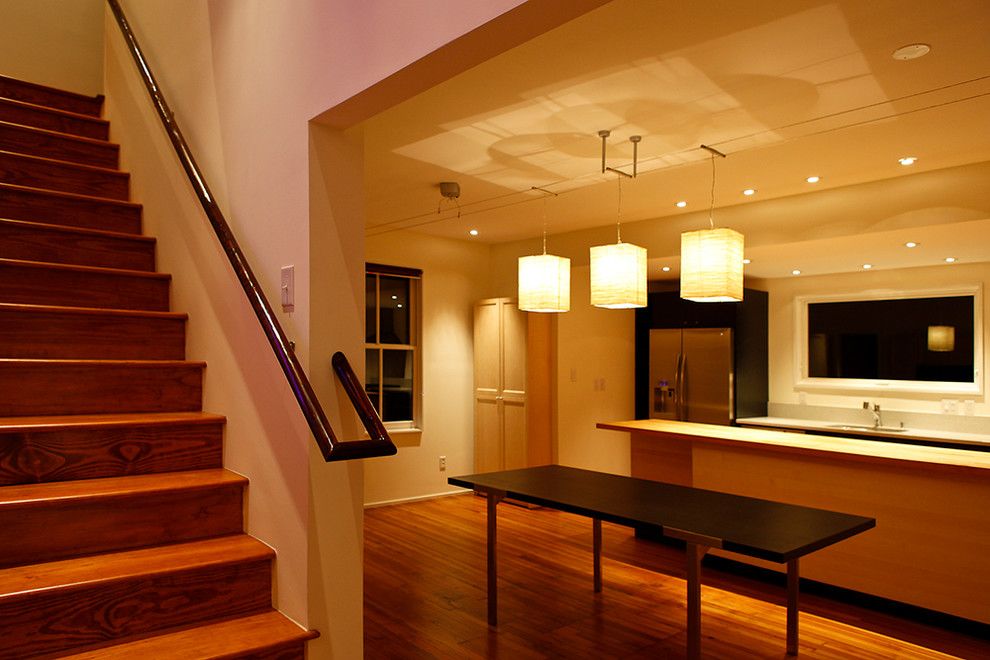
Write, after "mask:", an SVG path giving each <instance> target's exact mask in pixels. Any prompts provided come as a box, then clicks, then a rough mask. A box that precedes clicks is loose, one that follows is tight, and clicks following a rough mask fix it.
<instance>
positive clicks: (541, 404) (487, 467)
mask: <svg viewBox="0 0 990 660" xmlns="http://www.w3.org/2000/svg"><path fill="white" fill-rule="evenodd" d="M534 317H535V318H534ZM550 328H551V319H550V318H549V317H548V316H547V315H545V314H530V313H527V312H522V311H520V310H519V308H518V306H517V305H516V301H515V299H512V298H490V299H486V300H482V301H480V302H478V303H477V304H476V305H475V309H474V384H475V387H474V438H475V446H474V451H475V470H476V471H477V472H491V471H494V470H511V469H514V468H522V467H528V466H532V465H544V464H547V463H550V462H551V459H552V456H551V441H550V436H551V410H550V387H549V382H550V358H551V354H550V345H549V339H550Z"/></svg>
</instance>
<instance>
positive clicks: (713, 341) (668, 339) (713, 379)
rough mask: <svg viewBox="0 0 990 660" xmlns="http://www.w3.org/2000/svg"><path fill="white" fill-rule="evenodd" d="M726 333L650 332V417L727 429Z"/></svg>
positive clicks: (729, 360)
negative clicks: (718, 426)
mask: <svg viewBox="0 0 990 660" xmlns="http://www.w3.org/2000/svg"><path fill="white" fill-rule="evenodd" d="M732 356H733V344H732V330H731V329H730V328H690V329H672V330H650V393H651V396H650V417H652V418H655V419H675V420H681V421H685V422H701V423H704V424H731V423H732V421H733V415H734V410H735V406H734V405H733V400H732V399H733V385H734V383H733V381H734V378H735V376H734V370H733V357H732Z"/></svg>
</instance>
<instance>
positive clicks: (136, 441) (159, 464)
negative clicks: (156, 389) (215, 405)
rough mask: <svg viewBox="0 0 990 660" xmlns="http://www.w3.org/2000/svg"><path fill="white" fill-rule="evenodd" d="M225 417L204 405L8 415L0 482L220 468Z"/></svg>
mask: <svg viewBox="0 0 990 660" xmlns="http://www.w3.org/2000/svg"><path fill="white" fill-rule="evenodd" d="M225 422H226V418H225V417H223V416H222V415H214V414H211V413H204V412H180V413H174V412H168V413H124V414H116V415H57V416H36V417H0V486H10V485H14V484H26V483H39V482H52V481H67V480H72V479H95V478H99V477H121V476H126V475H136V474H158V473H161V472H175V471H181V470H203V469H209V468H218V467H220V466H221V465H222V464H223V427H224V423H225Z"/></svg>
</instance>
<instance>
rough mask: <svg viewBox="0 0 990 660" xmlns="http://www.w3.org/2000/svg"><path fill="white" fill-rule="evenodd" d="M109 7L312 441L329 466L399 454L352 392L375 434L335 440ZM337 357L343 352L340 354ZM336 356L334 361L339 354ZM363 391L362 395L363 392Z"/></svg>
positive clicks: (139, 56)
mask: <svg viewBox="0 0 990 660" xmlns="http://www.w3.org/2000/svg"><path fill="white" fill-rule="evenodd" d="M107 4H109V6H110V10H111V11H112V12H113V15H114V17H115V18H116V19H117V25H119V26H120V31H121V33H122V34H123V36H124V41H126V42H127V47H128V49H129V50H130V51H131V56H132V57H133V58H134V62H135V63H136V64H137V67H138V70H139V72H140V74H141V78H142V79H143V81H144V86H145V87H146V88H147V89H148V94H149V95H150V96H151V102H152V103H153V104H154V106H155V109H156V110H157V111H158V117H159V118H160V119H161V121H162V125H163V126H164V127H165V132H166V133H167V134H168V137H169V140H171V142H172V146H173V147H174V148H175V154H176V156H178V158H179V162H180V163H182V168H183V169H184V170H185V171H186V176H187V177H188V178H189V183H190V184H192V187H193V190H194V191H195V192H196V196H197V197H199V202H200V204H202V206H203V211H204V212H205V213H206V217H207V218H208V219H209V220H210V224H211V225H212V226H213V231H214V232H215V233H216V235H217V240H219V241H220V245H221V247H223V251H224V252H225V253H226V254H227V259H228V260H230V265H231V267H232V268H233V269H234V273H235V274H236V275H237V279H238V280H240V282H241V287H242V288H243V289H244V293H245V295H246V296H247V297H248V301H249V302H250V303H251V307H253V308H254V313H255V315H256V316H257V317H258V322H259V323H260V324H261V329H262V330H263V331H264V333H265V336H266V337H268V343H269V344H271V346H272V351H273V352H274V353H275V358H276V359H277V360H278V363H279V365H280V366H281V367H282V371H283V372H284V373H285V378H286V380H287V381H288V383H289V387H291V388H292V393H293V394H294V395H295V397H296V401H298V402H299V408H300V409H301V410H302V413H303V416H304V417H305V418H306V422H307V423H308V424H309V428H310V430H311V431H312V432H313V437H314V438H316V444H317V445H319V447H320V452H321V453H322V454H323V458H324V460H326V461H328V462H329V461H341V460H350V459H354V458H368V457H372V456H386V455H391V454H394V453H396V448H395V445H394V444H393V443H392V440H391V439H390V438H389V436H388V432H387V431H385V427H384V426H382V423H381V419H379V418H378V414H377V413H374V408H373V407H371V411H372V412H373V413H374V418H373V419H370V420H369V419H368V418H367V415H368V410H367V409H366V408H364V407H363V406H362V405H360V404H359V403H357V402H356V401H355V397H354V395H352V394H351V392H350V391H349V390H348V396H349V397H350V399H351V401H352V403H353V404H354V406H355V409H356V410H357V412H358V415H360V416H361V420H362V422H364V425H365V428H367V429H368V431H369V433H371V437H372V439H371V440H355V441H351V442H341V441H339V440H337V437H336V436H335V435H334V433H333V429H332V428H331V427H330V422H329V421H328V420H327V416H326V413H324V412H323V407H322V406H321V405H320V402H319V399H317V398H316V394H315V393H314V392H313V387H312V385H311V384H310V382H309V379H308V378H307V377H306V374H305V373H304V372H303V370H302V367H301V366H300V364H299V361H298V360H297V359H296V356H295V352H294V351H293V350H292V347H291V343H290V342H289V340H288V338H287V337H286V336H285V332H284V331H283V330H282V326H281V325H280V324H279V322H278V319H277V318H276V317H275V313H274V312H273V311H272V307H271V305H270V304H269V302H268V299H267V298H266V297H265V294H264V291H263V290H262V288H261V284H260V283H259V282H258V279H257V278H256V277H255V276H254V272H253V271H252V270H251V266H250V265H249V264H248V262H247V258H246V257H245V256H244V253H243V252H242V251H241V248H240V246H239V245H238V244H237V240H236V239H235V238H234V234H233V233H232V232H231V230H230V226H229V225H228V224H227V219H226V218H225V217H224V215H223V212H221V210H220V207H219V206H218V205H217V203H216V198H215V197H214V196H213V193H212V192H210V189H209V186H207V184H206V179H205V177H204V176H203V173H202V171H201V170H200V169H199V166H198V165H197V164H196V160H195V159H194V158H193V155H192V152H191V151H190V150H189V145H188V144H187V143H186V140H185V138H184V137H183V136H182V131H180V130H179V126H178V124H176V122H175V118H174V115H173V113H172V110H171V109H170V108H169V106H168V103H166V102H165V97H164V95H163V94H162V92H161V89H160V88H159V87H158V83H157V82H156V81H155V77H154V75H152V73H151V67H150V66H148V62H147V60H145V58H144V53H143V52H142V51H141V47H140V46H139V45H138V42H137V39H136V38H135V37H134V32H133V31H132V30H131V26H130V24H129V23H128V22H127V17H126V16H124V11H123V10H122V9H121V7H120V3H119V2H118V1H117V0H107ZM337 355H341V354H340V353H337ZM334 358H336V355H335V356H334ZM343 362H344V364H345V365H346V370H347V371H348V372H349V374H350V375H349V378H353V380H354V381H357V377H356V376H354V372H353V370H351V369H350V365H347V364H346V363H347V360H346V358H345V359H344V360H343ZM335 370H336V366H335ZM339 374H340V372H339V371H338V375H339ZM348 387H349V385H348V384H347V383H345V385H344V388H345V390H347V388H348ZM361 391H362V393H363V388H362V390H361ZM364 398H365V399H366V400H367V394H365V395H364ZM368 405H369V406H370V405H371V404H370V401H369V402H368ZM376 422H377V425H376ZM379 427H380V430H381V432H380V433H379V432H378V429H379ZM372 428H374V429H375V432H372V430H371V429H372Z"/></svg>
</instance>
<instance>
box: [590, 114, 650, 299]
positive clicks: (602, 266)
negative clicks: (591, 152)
mask: <svg viewBox="0 0 990 660" xmlns="http://www.w3.org/2000/svg"><path fill="white" fill-rule="evenodd" d="M598 135H599V136H600V137H601V138H602V172H603V173H604V172H605V171H606V170H610V171H612V172H615V173H616V180H617V181H618V186H619V195H618V211H617V213H616V218H615V238H616V242H615V245H598V246H595V247H593V248H591V253H590V256H591V304H592V305H594V306H595V307H604V308H605V309H631V308H634V307H646V248H644V247H640V246H638V245H633V244H632V243H623V242H622V229H621V222H622V177H630V178H632V176H631V175H629V174H626V173H625V172H621V171H619V170H615V169H613V168H610V167H609V168H606V167H605V138H607V137H608V135H609V132H608V131H599V132H598ZM639 139H640V138H639V136H637V135H634V136H632V137H631V138H630V141H631V142H632V143H633V172H635V171H636V169H635V168H636V147H637V143H638V142H639Z"/></svg>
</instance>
